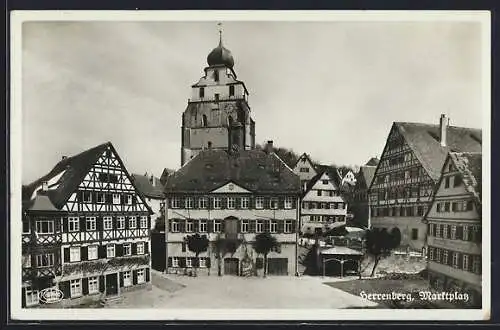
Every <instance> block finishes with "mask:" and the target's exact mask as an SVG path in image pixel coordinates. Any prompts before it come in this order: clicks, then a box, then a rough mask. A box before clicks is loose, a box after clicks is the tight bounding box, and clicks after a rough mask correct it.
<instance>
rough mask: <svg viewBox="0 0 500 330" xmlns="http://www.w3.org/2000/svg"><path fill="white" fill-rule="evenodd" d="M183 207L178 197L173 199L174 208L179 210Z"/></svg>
mask: <svg viewBox="0 0 500 330" xmlns="http://www.w3.org/2000/svg"><path fill="white" fill-rule="evenodd" d="M180 206H181V201H180V200H179V198H177V197H173V198H172V208H173V209H178V208H179V207H180Z"/></svg>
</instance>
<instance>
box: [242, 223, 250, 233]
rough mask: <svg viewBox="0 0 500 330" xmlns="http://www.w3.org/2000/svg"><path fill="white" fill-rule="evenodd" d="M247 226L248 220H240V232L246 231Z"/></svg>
mask: <svg viewBox="0 0 500 330" xmlns="http://www.w3.org/2000/svg"><path fill="white" fill-rule="evenodd" d="M248 227H249V222H248V220H242V221H241V232H242V233H248Z"/></svg>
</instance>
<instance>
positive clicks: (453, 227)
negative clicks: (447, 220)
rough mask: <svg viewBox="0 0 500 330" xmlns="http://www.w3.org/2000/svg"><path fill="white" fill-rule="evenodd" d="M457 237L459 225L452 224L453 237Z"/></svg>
mask: <svg viewBox="0 0 500 330" xmlns="http://www.w3.org/2000/svg"><path fill="white" fill-rule="evenodd" d="M456 238H457V226H455V225H452V226H451V239H456Z"/></svg>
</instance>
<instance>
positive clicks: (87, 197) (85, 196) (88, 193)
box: [83, 191, 92, 203]
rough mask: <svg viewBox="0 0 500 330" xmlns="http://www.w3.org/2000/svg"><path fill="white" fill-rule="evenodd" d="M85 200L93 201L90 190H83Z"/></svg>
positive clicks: (87, 201)
mask: <svg viewBox="0 0 500 330" xmlns="http://www.w3.org/2000/svg"><path fill="white" fill-rule="evenodd" d="M83 201H84V202H85V203H92V193H91V192H90V191H84V192H83Z"/></svg>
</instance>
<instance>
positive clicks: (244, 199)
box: [241, 197, 249, 209]
mask: <svg viewBox="0 0 500 330" xmlns="http://www.w3.org/2000/svg"><path fill="white" fill-rule="evenodd" d="M248 204H249V198H248V197H242V198H241V208H242V209H248Z"/></svg>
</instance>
